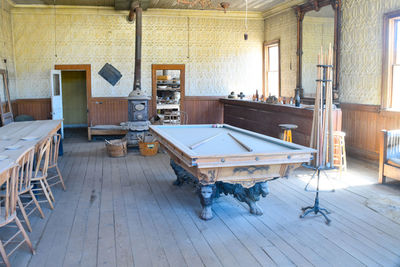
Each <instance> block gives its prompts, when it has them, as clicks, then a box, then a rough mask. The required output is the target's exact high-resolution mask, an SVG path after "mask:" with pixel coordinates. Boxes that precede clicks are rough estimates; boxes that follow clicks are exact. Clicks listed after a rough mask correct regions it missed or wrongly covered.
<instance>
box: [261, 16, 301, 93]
mask: <svg viewBox="0 0 400 267" xmlns="http://www.w3.org/2000/svg"><path fill="white" fill-rule="evenodd" d="M276 39H280V49H281V51H280V54H281V61H280V62H281V95H282V96H294V89H295V88H296V71H297V58H296V50H297V19H296V15H295V13H294V10H292V9H290V10H288V11H286V12H284V13H280V14H278V15H275V16H272V17H269V18H267V19H266V20H265V41H272V40H276Z"/></svg>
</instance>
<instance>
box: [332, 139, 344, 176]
mask: <svg viewBox="0 0 400 267" xmlns="http://www.w3.org/2000/svg"><path fill="white" fill-rule="evenodd" d="M345 136H346V133H344V132H339V131H334V132H333V166H335V167H338V168H339V173H340V175H341V174H342V170H343V169H344V170H347V160H346V146H345V142H344V138H345Z"/></svg>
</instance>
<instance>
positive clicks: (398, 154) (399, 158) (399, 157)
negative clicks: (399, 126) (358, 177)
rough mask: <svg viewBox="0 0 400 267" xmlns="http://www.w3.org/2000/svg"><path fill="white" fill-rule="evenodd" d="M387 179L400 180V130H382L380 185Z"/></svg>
mask: <svg viewBox="0 0 400 267" xmlns="http://www.w3.org/2000/svg"><path fill="white" fill-rule="evenodd" d="M386 177H389V178H392V179H396V180H400V130H391V131H386V130H382V133H381V140H380V150H379V179H378V181H379V183H381V184H382V183H384V182H386Z"/></svg>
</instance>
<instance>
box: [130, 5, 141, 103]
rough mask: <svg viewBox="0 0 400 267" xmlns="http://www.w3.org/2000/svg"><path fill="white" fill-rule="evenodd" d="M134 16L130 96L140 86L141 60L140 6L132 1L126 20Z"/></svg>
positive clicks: (136, 93) (136, 91)
mask: <svg viewBox="0 0 400 267" xmlns="http://www.w3.org/2000/svg"><path fill="white" fill-rule="evenodd" d="M135 16H136V35H135V76H134V80H133V90H132V92H131V93H130V94H129V96H130V97H132V96H136V95H138V94H140V90H141V89H142V88H141V81H140V80H141V66H142V64H141V62H142V8H141V6H140V4H139V2H132V4H131V9H130V11H129V15H128V21H133V19H134V18H135Z"/></svg>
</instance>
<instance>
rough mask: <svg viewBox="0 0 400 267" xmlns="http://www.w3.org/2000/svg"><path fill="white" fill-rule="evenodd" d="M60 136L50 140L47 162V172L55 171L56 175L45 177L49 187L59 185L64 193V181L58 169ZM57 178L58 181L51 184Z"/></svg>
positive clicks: (57, 135)
mask: <svg viewBox="0 0 400 267" xmlns="http://www.w3.org/2000/svg"><path fill="white" fill-rule="evenodd" d="M60 141H61V134H56V135H54V136H53V137H52V138H51V140H50V160H49V170H51V169H55V170H56V174H55V175H54V176H51V177H47V181H48V182H49V185H50V187H52V186H55V185H56V184H59V183H61V186H62V188H63V190H64V191H65V189H66V188H65V184H64V179H63V177H62V175H61V172H60V169H59V168H58V152H59V148H60ZM56 178H58V181H56V182H51V181H52V180H54V179H56Z"/></svg>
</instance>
